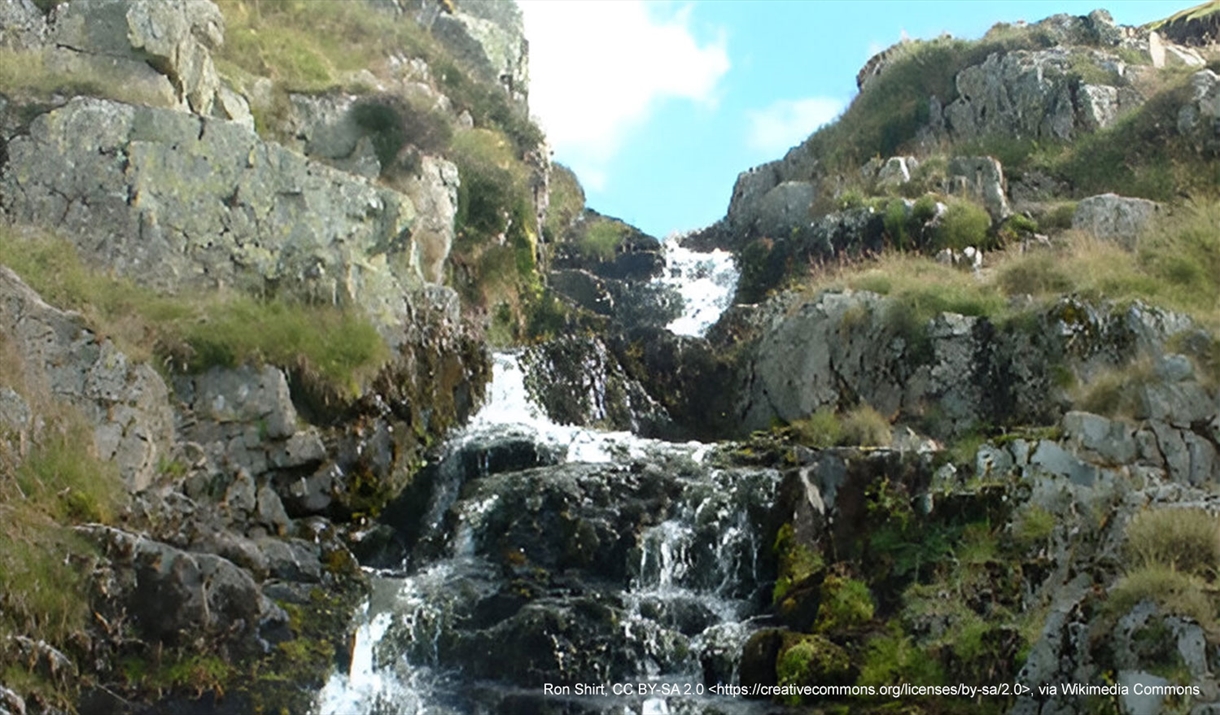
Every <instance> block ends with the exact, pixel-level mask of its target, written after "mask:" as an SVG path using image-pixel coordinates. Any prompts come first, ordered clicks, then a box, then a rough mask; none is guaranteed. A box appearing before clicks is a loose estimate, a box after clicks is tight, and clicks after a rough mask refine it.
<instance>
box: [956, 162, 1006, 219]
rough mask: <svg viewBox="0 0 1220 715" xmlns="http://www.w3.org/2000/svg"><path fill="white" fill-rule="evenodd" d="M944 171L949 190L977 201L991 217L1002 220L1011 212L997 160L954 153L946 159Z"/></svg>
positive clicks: (1001, 171) (1001, 170)
mask: <svg viewBox="0 0 1220 715" xmlns="http://www.w3.org/2000/svg"><path fill="white" fill-rule="evenodd" d="M947 174H948V177H947V186H946V189H947V190H948V191H949V193H951V194H964V195H966V196H970V197H972V198H974V199H976V200H978V201H980V202H981V203H982V204H983V207H984V208H986V209H987V213H988V214H989V215H990V216H991V220H992V221H995V222H999V221H1003V220H1004V219H1006V218H1008V217H1009V216H1010V215H1012V210H1011V209H1010V208H1009V207H1008V197H1007V196H1006V191H1007V188H1006V186H1005V184H1004V170H1003V168H1002V167H1001V166H1000V162H998V161H996V160H995V159H993V158H992V157H989V156H955V157H953V158H952V159H950V160H949V168H948V171H947Z"/></svg>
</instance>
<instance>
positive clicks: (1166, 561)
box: [1126, 509, 1220, 578]
mask: <svg viewBox="0 0 1220 715" xmlns="http://www.w3.org/2000/svg"><path fill="white" fill-rule="evenodd" d="M1126 549H1127V554H1128V556H1129V558H1130V559H1131V560H1132V562H1133V563H1136V564H1141V565H1143V566H1155V565H1158V564H1159V565H1167V566H1170V567H1172V568H1174V569H1175V570H1177V571H1180V572H1182V573H1187V574H1194V575H1197V576H1203V577H1205V578H1208V577H1213V576H1215V575H1216V573H1217V570H1218V569H1220V519H1218V518H1217V517H1215V516H1213V515H1212V514H1209V513H1208V512H1206V511H1204V510H1203V509H1153V510H1150V511H1144V512H1140V513H1139V514H1137V515H1136V516H1135V518H1133V519H1132V520H1131V522H1130V523H1129V524H1128V525H1127V545H1126Z"/></svg>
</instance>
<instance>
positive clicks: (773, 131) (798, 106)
mask: <svg viewBox="0 0 1220 715" xmlns="http://www.w3.org/2000/svg"><path fill="white" fill-rule="evenodd" d="M843 106H844V105H843V102H842V101H841V100H838V99H833V98H831V97H806V98H805V99H781V100H780V101H778V102H775V103H773V104H772V105H771V106H769V107H767V108H766V109H762V110H754V111H748V112H746V118H747V119H748V120H749V128H748V133H747V136H746V143H747V144H748V145H749V147H750V148H751V149H757V150H758V151H760V152H766V153H769V154H774V153H777V152H782V151H785V150H787V149H789V148H791V147H793V146H795V145H796V144H799V143H800V142H801V141H803V140H804V139H805V137H807V136H809V135H810V134H812V133H813V131H814V130H815V129H817V128H818V127H820V126H822V125H823V124H825V123H827V122H829V121H830V120H832V119H834V118H835V117H837V116H839V112H841V111H843Z"/></svg>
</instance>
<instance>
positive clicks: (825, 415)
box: [789, 405, 893, 449]
mask: <svg viewBox="0 0 1220 715" xmlns="http://www.w3.org/2000/svg"><path fill="white" fill-rule="evenodd" d="M789 429H790V430H791V431H792V434H793V435H794V436H795V437H796V439H797V440H798V441H800V442H801V444H804V445H807V446H809V447H814V448H816V449H826V448H829V447H848V446H850V447H885V446H888V445H889V443H890V440H891V439H892V437H893V434H892V432H891V431H890V423H889V420H887V419H886V418H885V417H884V416H883V415H882V414H881V413H879V412H877V410H875V409H873V408H872V406H870V405H859V406H857V407H855V408H852V409H851V410H848V411H847V412H845V413H844V414H842V415H840V414H836V413H835V412H834V410H832V409H830V408H829V407H823V408H822V409H820V410H818V411H816V412H814V413H813V414H811V415H809V416H808V417H806V418H805V419H801V420H796V421H795V422H793V423H792V424H791V425H790V426H789Z"/></svg>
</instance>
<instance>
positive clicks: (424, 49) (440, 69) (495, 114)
mask: <svg viewBox="0 0 1220 715" xmlns="http://www.w3.org/2000/svg"><path fill="white" fill-rule="evenodd" d="M217 5H218V6H219V7H220V10H221V12H222V13H223V14H224V17H225V43H224V46H223V47H221V48H220V50H219V51H218V52H217V53H216V62H217V66H218V67H219V68H220V69H221V70H222V71H223V72H224V73H225V74H226V75H228V76H229V77H230V78H231V79H234V80H237V81H245V80H249V79H252V78H255V77H269V78H271V79H272V80H273V81H274V82H275V83H276V85H277V86H278V87H279V88H280V89H281V90H287V91H292V92H306V93H323V92H328V91H333V90H337V89H344V90H347V91H354V92H364V91H367V89H368V88H367V87H364V86H362V85H360V84H359V83H358V82H354V81H353V74H354V73H356V72H359V71H361V70H371V71H372V72H373V73H374V74H375V75H377V74H384V73H385V72H386V71H387V63H388V62H389V60H390V58H391V57H395V56H401V55H406V56H409V57H420V58H422V59H424V60H425V61H426V62H427V63H428V66H429V67H430V68H431V72H432V77H433V79H434V81H435V82H436V83H437V85H438V88H439V89H440V90H441V91H443V92H444V93H445V94H446V95H447V96H448V97H449V99H450V100H451V101H452V103H453V107H454V110H455V112H458V113H460V112H461V111H463V110H465V111H469V112H470V114H471V116H472V117H473V119H474V122H475V125H476V126H478V127H481V128H485V129H496V130H499V131H502V132H504V134H505V135H507V136H508V137H509V138H511V140H512V141H513V142H514V144H515V146H516V147H517V149H518V150H519V151H527V150H530V149H532V148H534V147H535V146H537V145H538V143H539V142H540V141H541V140H542V132H541V130H539V129H538V127H537V126H536V125H535V124H534V123H533V122H531V121H530V119H529V117H528V116H526V115H525V112H524V111H523V109H522V108H520V107H517V106H515V105H514V104H513V103H512V101H511V100H510V99H509V98H508V96H507V95H506V93H505V92H504V91H503V89H502V88H501V87H499V86H495V85H494V84H493V85H488V84H485V83H483V82H480V81H477V80H475V79H472V74H471V70H470V68H468V67H463V66H461V65H460V64H459V63H458V62H457V61H456V60H454V58H453V57H452V56H451V55H450V54H449V52H448V51H446V50H445V48H443V47H442V46H441V45H440V43H439V42H437V41H436V40H435V39H434V38H433V37H432V36H431V35H429V33H428V32H427V31H426V30H425V29H424V28H423V27H421V26H420V25H418V24H417V23H416V22H414V20H413V19H411V18H410V17H399V16H396V15H394V14H393V13H391V12H388V11H383V10H378V9H376V8H375V7H374V6H373V5H372V4H370V3H368V2H362V1H357V0H347V1H345V2H315V1H314V0H218V2H217Z"/></svg>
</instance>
